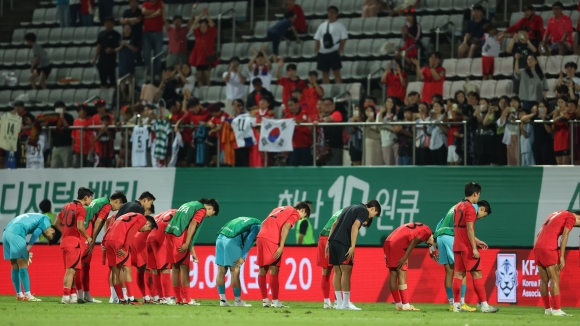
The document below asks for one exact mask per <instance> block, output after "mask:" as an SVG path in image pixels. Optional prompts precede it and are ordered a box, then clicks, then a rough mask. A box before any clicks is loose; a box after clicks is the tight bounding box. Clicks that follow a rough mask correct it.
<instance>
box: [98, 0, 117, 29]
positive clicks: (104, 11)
mask: <svg viewBox="0 0 580 326" xmlns="http://www.w3.org/2000/svg"><path fill="white" fill-rule="evenodd" d="M114 2H115V0H99V1H98V6H99V21H100V22H101V24H102V23H104V21H105V18H106V17H109V16H113V5H114Z"/></svg>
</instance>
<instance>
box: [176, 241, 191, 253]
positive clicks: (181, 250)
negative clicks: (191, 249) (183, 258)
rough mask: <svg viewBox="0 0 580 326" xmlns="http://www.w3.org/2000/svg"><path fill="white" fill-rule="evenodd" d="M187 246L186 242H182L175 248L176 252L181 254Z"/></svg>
mask: <svg viewBox="0 0 580 326" xmlns="http://www.w3.org/2000/svg"><path fill="white" fill-rule="evenodd" d="M187 247H188V245H187V243H184V244H182V245H181V246H179V248H177V252H179V253H180V254H182V253H184V252H186V251H187Z"/></svg>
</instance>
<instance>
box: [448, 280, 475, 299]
mask: <svg viewBox="0 0 580 326" xmlns="http://www.w3.org/2000/svg"><path fill="white" fill-rule="evenodd" d="M462 283H463V280H460V279H458V278H455V277H454V278H453V284H452V286H451V289H452V290H453V302H457V303H459V302H461V284H462ZM473 283H474V285H475V280H474V281H473Z"/></svg>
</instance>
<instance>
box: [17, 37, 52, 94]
mask: <svg viewBox="0 0 580 326" xmlns="http://www.w3.org/2000/svg"><path fill="white" fill-rule="evenodd" d="M24 40H25V41H26V44H27V45H28V46H29V47H31V48H32V54H33V55H34V59H32V64H31V65H30V77H29V80H30V86H31V87H32V89H36V77H38V84H39V85H40V88H42V89H47V87H46V83H45V81H46V78H48V76H49V75H50V72H51V71H52V64H51V63H50V59H49V58H48V54H46V51H45V50H44V49H43V48H42V46H40V44H38V43H36V34H34V33H26V35H24Z"/></svg>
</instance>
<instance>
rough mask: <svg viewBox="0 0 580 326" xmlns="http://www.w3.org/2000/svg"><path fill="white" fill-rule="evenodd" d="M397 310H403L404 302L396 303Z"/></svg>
mask: <svg viewBox="0 0 580 326" xmlns="http://www.w3.org/2000/svg"><path fill="white" fill-rule="evenodd" d="M395 310H397V311H401V310H403V304H401V303H395Z"/></svg>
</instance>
